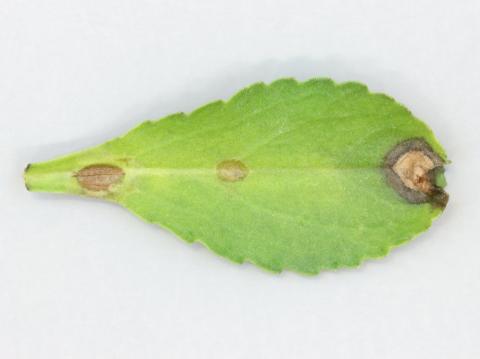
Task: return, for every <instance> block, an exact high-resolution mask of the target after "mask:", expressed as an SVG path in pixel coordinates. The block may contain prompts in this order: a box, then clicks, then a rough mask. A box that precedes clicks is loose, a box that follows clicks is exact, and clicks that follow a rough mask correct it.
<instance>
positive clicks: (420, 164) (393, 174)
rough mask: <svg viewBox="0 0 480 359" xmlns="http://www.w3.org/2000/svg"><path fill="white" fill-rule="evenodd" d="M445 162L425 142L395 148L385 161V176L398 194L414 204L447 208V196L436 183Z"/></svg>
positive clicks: (411, 141) (418, 141)
mask: <svg viewBox="0 0 480 359" xmlns="http://www.w3.org/2000/svg"><path fill="white" fill-rule="evenodd" d="M442 171H443V160H442V159H441V158H440V156H438V155H437V154H436V153H435V152H434V151H433V149H432V148H431V147H430V145H428V143H427V142H425V140H423V139H412V140H407V141H405V142H402V143H400V144H398V145H397V146H395V147H394V148H393V149H392V150H391V151H390V152H389V153H388V154H387V156H386V158H385V174H386V177H387V180H388V182H389V183H390V185H391V186H392V187H393V188H394V189H395V191H397V193H398V194H399V195H400V196H402V197H403V198H405V199H406V200H407V201H409V202H411V203H425V202H430V203H432V204H434V205H437V206H440V207H445V206H446V204H447V202H448V194H447V193H445V191H444V190H443V188H441V187H439V186H437V185H436V183H435V179H436V176H437V174H438V173H439V172H442Z"/></svg>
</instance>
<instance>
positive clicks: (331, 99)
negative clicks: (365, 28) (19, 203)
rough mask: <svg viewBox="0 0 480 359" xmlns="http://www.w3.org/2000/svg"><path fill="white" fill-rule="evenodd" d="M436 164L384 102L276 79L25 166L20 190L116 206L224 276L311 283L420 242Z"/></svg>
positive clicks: (418, 126) (440, 198) (438, 170)
mask: <svg viewBox="0 0 480 359" xmlns="http://www.w3.org/2000/svg"><path fill="white" fill-rule="evenodd" d="M445 162H446V155H445V151H444V150H443V148H442V147H441V145H440V144H439V143H438V141H437V140H436V138H435V137H434V135H433V134H432V131H431V130H430V129H429V128H428V127H427V126H426V125H425V124H424V123H423V122H421V121H419V120H418V119H416V118H415V117H413V116H412V114H411V113H410V112H409V111H408V110H407V109H406V108H405V107H403V106H401V105H399V104H398V103H396V102H395V101H394V100H393V99H391V98H390V97H387V96H385V95H381V94H372V93H369V92H368V90H367V88H366V87H365V86H363V85H361V84H358V83H353V82H351V83H344V84H340V85H337V84H335V83H334V82H332V81H331V80H328V79H313V80H310V81H307V82H303V83H298V82H296V81H295V80H293V79H281V80H278V81H275V82H273V83H271V84H270V85H265V84H263V83H257V84H254V85H252V86H250V87H247V88H245V89H244V90H242V91H240V92H239V93H238V94H236V95H235V96H234V97H233V98H231V99H230V100H229V101H228V102H223V101H217V102H213V103H210V104H208V105H206V106H204V107H201V108H199V109H197V110H196V111H194V112H193V113H191V114H189V115H186V114H184V113H178V114H174V115H171V116H167V117H166V118H163V119H161V120H158V121H153V122H152V121H147V122H144V123H143V124H141V125H140V126H138V127H136V128H135V129H133V130H132V131H130V132H129V133H127V134H126V135H124V136H121V137H119V138H116V139H114V140H111V141H109V142H107V143H105V144H103V145H101V146H98V147H94V148H91V149H88V150H85V151H82V152H78V153H74V154H72V155H69V156H66V157H62V158H59V159H56V160H53V161H49V162H44V163H39V164H33V165H30V166H29V167H28V168H27V170H26V173H25V180H26V185H27V188H29V189H30V190H31V191H48V192H63V193H72V194H79V195H88V196H94V197H101V198H104V199H107V200H111V201H115V202H118V203H119V204H121V205H123V206H125V207H126V208H128V209H130V210H131V211H132V212H134V213H135V214H136V215H138V216H140V217H141V218H143V219H144V220H146V221H148V222H152V223H156V224H158V225H160V226H162V227H164V228H167V229H169V230H170V231H172V232H174V233H176V234H177V235H178V236H179V237H181V238H183V239H184V240H186V241H187V242H194V241H199V242H201V243H203V244H204V245H205V246H207V247H208V248H210V249H211V250H212V251H214V252H216V253H218V254H219V255H221V256H224V257H227V258H229V259H231V260H232V261H235V262H238V263H241V262H244V261H249V262H252V263H255V264H257V265H259V266H261V267H263V268H266V269H269V270H271V271H275V272H278V271H281V270H283V269H289V270H292V271H297V272H301V273H309V274H315V273H318V272H319V271H321V270H326V269H334V268H339V267H354V266H358V265H359V264H360V263H361V262H362V261H363V260H364V259H366V258H375V257H382V256H384V255H386V254H387V253H388V252H389V250H390V249H391V248H392V247H394V246H398V245H399V244H401V243H404V242H406V241H408V240H410V239H411V238H412V237H414V236H415V235H417V234H418V233H420V232H422V231H424V230H426V229H427V228H428V227H429V226H430V224H431V222H432V220H433V219H434V218H435V217H437V216H438V215H439V214H440V213H441V212H442V210H443V208H444V207H445V205H446V202H447V199H448V196H447V195H446V193H445V192H444V191H443V189H442V188H441V186H440V185H437V183H439V184H441V183H443V182H444V180H443V164H444V163H445ZM442 186H443V185H442Z"/></svg>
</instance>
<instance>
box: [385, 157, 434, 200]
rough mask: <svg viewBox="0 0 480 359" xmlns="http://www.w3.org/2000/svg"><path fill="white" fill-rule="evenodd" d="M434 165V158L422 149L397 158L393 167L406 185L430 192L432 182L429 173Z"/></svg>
mask: <svg viewBox="0 0 480 359" xmlns="http://www.w3.org/2000/svg"><path fill="white" fill-rule="evenodd" d="M434 167H435V164H434V163H433V161H432V159H431V158H430V157H428V156H427V155H425V153H423V152H422V151H409V152H407V153H405V154H403V155H402V156H401V157H400V158H399V159H398V160H397V162H396V163H395V164H394V165H393V168H392V169H393V171H394V172H395V173H396V174H397V175H398V176H399V177H400V179H401V180H402V182H403V184H404V185H405V186H406V187H408V188H410V189H413V190H416V191H421V192H423V193H429V192H430V191H431V190H432V183H431V182H430V179H429V176H428V173H429V172H430V171H431V170H432V169H433V168H434Z"/></svg>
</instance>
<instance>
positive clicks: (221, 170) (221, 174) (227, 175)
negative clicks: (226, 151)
mask: <svg viewBox="0 0 480 359" xmlns="http://www.w3.org/2000/svg"><path fill="white" fill-rule="evenodd" d="M247 175H248V167H247V166H246V165H245V164H244V163H243V162H242V161H239V160H225V161H222V162H220V163H218V164H217V177H218V178H219V179H220V180H222V181H226V182H237V181H241V180H243V179H245V177H247Z"/></svg>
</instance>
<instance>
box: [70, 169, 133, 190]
mask: <svg viewBox="0 0 480 359" xmlns="http://www.w3.org/2000/svg"><path fill="white" fill-rule="evenodd" d="M124 175H125V173H124V172H123V170H122V169H121V168H120V167H116V166H112V165H91V166H87V167H84V168H83V169H81V170H80V171H78V172H77V173H75V174H74V177H76V178H77V181H78V183H79V184H80V186H82V187H83V188H84V189H86V190H89V191H108V190H109V189H110V187H111V186H112V185H114V184H117V183H119V182H120V181H121V180H122V179H123V176H124Z"/></svg>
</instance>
